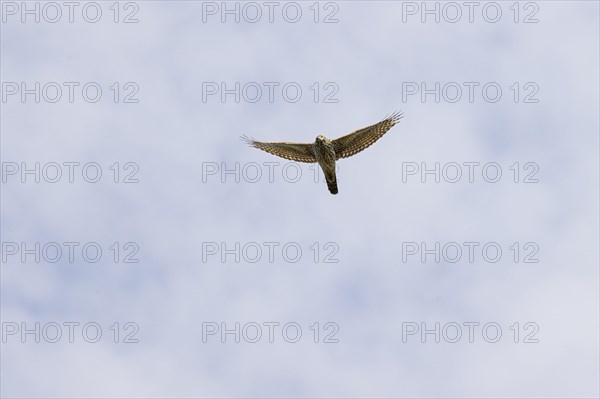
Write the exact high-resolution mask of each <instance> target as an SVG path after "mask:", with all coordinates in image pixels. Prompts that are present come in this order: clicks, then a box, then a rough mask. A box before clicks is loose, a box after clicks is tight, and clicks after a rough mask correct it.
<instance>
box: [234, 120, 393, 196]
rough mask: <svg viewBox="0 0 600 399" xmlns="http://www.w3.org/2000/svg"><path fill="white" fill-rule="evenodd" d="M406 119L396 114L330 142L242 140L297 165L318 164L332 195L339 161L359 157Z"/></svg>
mask: <svg viewBox="0 0 600 399" xmlns="http://www.w3.org/2000/svg"><path fill="white" fill-rule="evenodd" d="M400 119H402V113H400V112H396V113H394V114H392V115H390V116H388V117H386V118H385V119H384V120H382V121H381V122H379V123H376V124H374V125H371V126H368V127H365V128H362V129H359V130H356V131H354V132H352V133H350V134H348V135H346V136H343V137H340V138H338V139H335V140H329V139H328V138H326V137H324V136H321V135H319V136H317V138H316V140H315V142H314V143H311V144H303V143H285V142H281V143H263V142H261V141H256V140H254V139H252V138H248V137H246V136H242V139H243V140H244V141H246V142H247V143H248V144H250V145H251V146H253V147H256V148H258V149H261V150H263V151H266V152H268V153H271V154H273V155H277V156H279V157H282V158H285V159H290V160H292V161H297V162H307V163H313V162H318V163H319V165H320V166H321V169H322V170H323V174H324V175H325V180H326V182H327V188H329V192H331V194H337V193H338V187H337V178H336V175H335V161H337V160H338V159H340V158H348V157H350V156H352V155H354V154H357V153H359V152H361V151H362V150H364V149H365V148H367V147H369V146H370V145H372V144H373V143H374V142H376V141H377V140H379V139H380V138H381V137H382V136H383V135H384V134H385V133H386V132H387V131H388V130H390V129H391V128H392V127H393V126H394V125H395V124H396V123H398V122H399V121H400Z"/></svg>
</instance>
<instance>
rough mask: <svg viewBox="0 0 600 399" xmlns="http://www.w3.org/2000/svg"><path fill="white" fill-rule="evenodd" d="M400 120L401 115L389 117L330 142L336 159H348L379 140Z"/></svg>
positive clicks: (398, 113)
mask: <svg viewBox="0 0 600 399" xmlns="http://www.w3.org/2000/svg"><path fill="white" fill-rule="evenodd" d="M400 119H402V113H400V112H397V113H395V114H392V115H390V116H389V117H387V118H385V119H384V120H382V121H381V122H379V123H376V124H374V125H371V126H369V127H365V128H362V129H359V130H357V131H355V132H352V133H350V134H348V135H346V136H343V137H340V138H338V139H335V140H332V142H333V148H334V149H335V155H336V159H340V158H348V157H350V156H352V155H354V154H357V153H359V152H361V151H362V150H364V149H365V148H367V147H369V146H370V145H372V144H373V143H374V142H376V141H377V140H379V139H380V138H381V137H382V136H383V135H384V134H385V133H386V132H387V131H388V130H390V129H391V128H392V127H393V126H394V125H395V124H396V123H398V121H400Z"/></svg>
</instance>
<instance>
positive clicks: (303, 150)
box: [242, 136, 317, 163]
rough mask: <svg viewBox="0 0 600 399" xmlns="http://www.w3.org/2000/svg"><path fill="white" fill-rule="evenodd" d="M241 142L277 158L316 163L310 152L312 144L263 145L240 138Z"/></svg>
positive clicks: (259, 142) (244, 137) (252, 140)
mask: <svg viewBox="0 0 600 399" xmlns="http://www.w3.org/2000/svg"><path fill="white" fill-rule="evenodd" d="M242 140H244V141H245V142H246V143H248V144H249V145H251V146H252V147H255V148H258V149H259V150H263V151H266V152H268V153H270V154H273V155H277V156H278V157H281V158H285V159H289V160H292V161H297V162H307V163H312V162H317V159H316V158H315V155H314V154H313V152H312V144H302V143H263V142H261V141H256V140H254V139H251V138H248V137H246V136H242Z"/></svg>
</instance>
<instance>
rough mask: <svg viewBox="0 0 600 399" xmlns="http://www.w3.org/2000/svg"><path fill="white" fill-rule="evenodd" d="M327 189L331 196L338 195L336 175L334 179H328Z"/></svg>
mask: <svg viewBox="0 0 600 399" xmlns="http://www.w3.org/2000/svg"><path fill="white" fill-rule="evenodd" d="M327 188H328V189H329V192H330V193H331V194H337V193H338V186H337V178H336V176H335V175H333V178H329V179H327Z"/></svg>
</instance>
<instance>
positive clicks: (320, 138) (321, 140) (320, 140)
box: [317, 134, 325, 143]
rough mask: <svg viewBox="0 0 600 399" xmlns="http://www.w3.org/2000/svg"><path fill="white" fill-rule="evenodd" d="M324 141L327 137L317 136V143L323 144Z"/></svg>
mask: <svg viewBox="0 0 600 399" xmlns="http://www.w3.org/2000/svg"><path fill="white" fill-rule="evenodd" d="M323 141H325V136H322V135H320V134H319V135H318V136H317V143H322V142H323Z"/></svg>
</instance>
